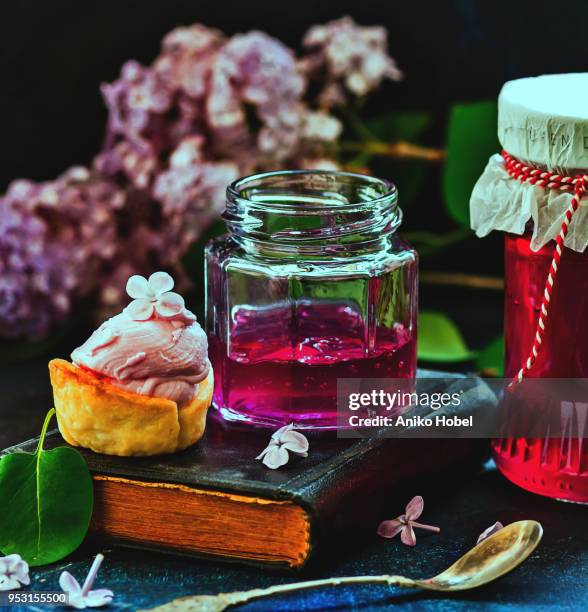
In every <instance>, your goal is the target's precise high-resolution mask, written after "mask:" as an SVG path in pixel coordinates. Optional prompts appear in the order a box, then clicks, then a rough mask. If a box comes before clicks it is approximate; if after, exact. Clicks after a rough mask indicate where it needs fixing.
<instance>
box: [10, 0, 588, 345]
mask: <svg viewBox="0 0 588 612" xmlns="http://www.w3.org/2000/svg"><path fill="white" fill-rule="evenodd" d="M343 15H351V16H352V17H354V18H355V20H356V21H357V22H358V23H360V24H363V25H374V24H381V25H384V26H386V27H387V29H388V32H389V46H390V52H391V54H392V56H393V57H394V58H395V59H396V60H397V62H398V65H399V67H400V68H401V69H402V70H403V72H404V73H405V79H404V81H403V82H401V83H386V84H385V85H384V86H383V88H382V91H381V92H379V93H377V94H374V95H372V96H371V98H370V101H369V103H368V107H367V108H366V109H365V112H366V114H367V115H368V116H369V115H370V114H379V113H383V112H386V111H389V110H393V109H408V110H426V111H431V112H432V113H433V122H432V124H431V127H430V128H429V129H428V130H427V132H426V134H425V135H424V137H423V139H422V142H423V144H426V145H430V146H443V144H444V142H445V133H446V127H447V111H448V108H449V107H450V105H451V104H452V103H454V102H460V101H461V102H464V101H474V100H482V99H495V98H496V96H497V94H498V92H499V90H500V87H501V85H502V84H503V83H504V82H505V81H506V80H509V79H513V78H517V77H522V76H530V75H536V74H541V73H548V72H568V71H582V70H585V69H586V65H587V63H586V58H585V50H584V46H585V42H584V41H585V24H586V22H587V21H586V18H587V17H588V3H587V2H585V1H582V0H575V1H572V0H567V1H561V2H559V3H558V4H557V6H555V7H554V5H553V4H552V3H547V2H533V1H520V0H518V1H517V0H513V1H511V2H506V1H491V0H440V1H434V0H411V1H409V2H400V1H395V0H359V1H358V0H356V1H354V2H351V1H349V0H339V1H337V2H327V1H317V0H297V1H296V2H276V1H275V0H274V1H263V0H249V1H247V2H245V1H240V2H239V1H228V0H200V1H195V0H166V1H165V2H164V1H154V0H147V1H145V0H143V1H140V0H119V1H112V0H102V1H101V2H89V1H79V0H51V1H50V2H47V1H46V0H22V1H20V2H10V3H9V2H4V3H3V5H2V8H1V9H0V35H1V38H2V56H1V66H2V77H3V78H2V84H3V87H2V89H3V90H2V95H1V98H0V100H1V102H0V103H1V112H0V129H1V132H2V145H3V146H2V147H1V149H0V156H1V161H0V189H1V190H4V189H5V188H6V186H7V185H8V183H9V182H10V181H11V180H12V179H14V178H17V177H29V178H32V179H36V180H41V179H50V178H52V177H55V176H56V175H57V174H59V173H60V172H62V171H63V170H64V169H65V168H67V167H68V166H69V165H72V164H76V163H82V164H87V163H89V162H90V160H91V158H92V156H93V155H94V154H95V152H96V151H97V150H98V149H99V148H100V145H101V140H102V136H103V130H104V124H105V119H106V111H105V107H104V105H103V102H102V99H101V96H100V93H99V89H98V87H99V84H100V83H101V82H103V81H112V80H114V79H115V78H116V77H117V76H118V74H119V70H120V67H121V65H122V64H123V63H124V62H125V61H126V60H127V59H130V58H134V59H137V60H139V61H140V62H142V63H145V64H150V63H151V61H152V60H153V59H154V57H155V56H156V54H157V52H158V49H159V44H160V41H161V39H162V37H163V36H164V34H165V33H166V32H168V31H169V30H171V29H172V28H174V27H175V26H178V25H187V24H190V23H194V22H201V23H203V24H206V25H208V26H214V27H217V28H219V29H221V30H223V31H224V32H226V33H227V34H234V33H237V32H245V31H248V30H251V29H260V30H264V31H266V32H268V33H269V34H271V35H274V36H276V37H277V38H279V39H280V40H282V41H283V42H285V43H286V44H287V45H289V46H291V47H293V48H296V49H297V48H299V47H300V41H301V38H302V36H303V34H304V33H305V31H306V30H307V29H308V28H309V27H310V26H311V25H312V24H315V23H324V22H326V21H329V20H331V19H335V18H338V17H341V16H343ZM439 172H440V170H439V168H438V167H432V168H431V171H430V176H429V177H428V179H429V180H427V182H426V183H425V184H424V186H423V187H422V189H421V192H420V194H419V197H418V198H417V199H416V201H415V202H413V203H411V205H410V206H408V207H405V222H404V226H403V229H404V230H405V231H407V230H408V231H410V230H411V229H419V230H422V229H423V218H426V219H428V220H429V221H428V228H427V229H429V230H430V231H439V232H442V231H446V230H447V229H448V228H451V227H454V225H453V224H452V222H451V220H450V219H448V218H447V215H446V213H445V212H444V210H443V207H442V205H441V196H440V188H439V184H440V181H439V176H438V175H439ZM389 178H391V179H392V180H394V177H393V176H392V177H389ZM401 198H402V194H401ZM422 268H423V269H424V270H425V271H426V270H433V271H435V270H438V271H444V272H447V271H449V272H456V271H457V272H461V273H469V274H481V275H489V276H495V277H500V276H501V275H502V247H501V236H500V235H498V234H495V235H492V236H490V237H488V238H486V239H484V240H478V239H477V238H475V237H473V236H472V237H471V238H469V239H467V240H466V241H464V242H461V243H459V244H458V245H456V246H454V247H451V248H449V249H447V250H446V251H444V252H443V253H442V254H440V255H439V256H437V257H434V258H429V259H428V260H427V261H423V263H422ZM474 293H475V292H474ZM472 300H473V301H472ZM476 302H481V306H480V307H478V306H476V305H475V303H476ZM421 304H422V305H423V306H424V307H435V308H438V309H440V310H444V311H446V312H449V313H450V314H451V315H452V316H453V317H454V318H456V319H457V320H459V321H460V327H462V328H463V331H464V333H465V335H466V337H467V338H469V339H470V340H471V341H472V342H473V344H474V345H478V346H480V345H482V344H484V343H485V342H487V341H489V340H490V339H491V338H493V337H495V336H496V335H497V334H498V333H499V332H500V328H501V316H502V306H501V304H502V294H501V292H500V291H494V292H490V293H489V294H488V293H484V295H483V296H479V295H478V294H477V293H475V295H473V297H472V292H471V291H469V290H466V291H465V292H464V291H463V290H461V289H459V288H456V287H453V286H443V287H439V286H436V285H431V286H424V287H423V288H422V291H421Z"/></svg>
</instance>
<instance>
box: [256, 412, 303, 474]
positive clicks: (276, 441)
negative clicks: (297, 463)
mask: <svg viewBox="0 0 588 612" xmlns="http://www.w3.org/2000/svg"><path fill="white" fill-rule="evenodd" d="M288 451H290V452H291V453H294V454H296V455H300V456H301V457H307V456H308V440H307V439H306V437H305V436H303V435H302V434H301V433H299V432H297V431H294V425H293V424H292V423H290V425H285V426H284V427H281V428H280V429H278V431H276V432H275V433H273V434H272V437H271V438H270V441H269V444H268V445H267V447H266V448H265V449H264V450H263V451H262V452H261V454H260V455H258V456H257V457H256V459H260V460H261V461H262V462H263V464H264V465H266V466H267V467H268V468H270V469H271V470H277V469H278V468H279V467H282V466H283V465H286V463H288V460H289V459H290V455H289V454H288Z"/></svg>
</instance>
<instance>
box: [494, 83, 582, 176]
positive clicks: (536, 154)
mask: <svg viewBox="0 0 588 612" xmlns="http://www.w3.org/2000/svg"><path fill="white" fill-rule="evenodd" d="M587 96H588V73H587V72H583V73H576V74H546V75H542V76H539V77H531V78H526V79H517V80H515V81H509V82H507V83H505V84H504V86H503V87H502V90H501V92H500V95H499V97H498V140H499V141H500V144H501V145H502V147H503V148H504V149H505V150H506V151H508V153H510V154H511V155H514V156H515V157H517V158H518V159H520V160H521V161H525V162H530V163H532V164H533V165H540V166H545V167H546V169H548V170H551V171H556V172H560V173H562V174H577V173H578V171H579V169H582V168H588V105H587V104H586V97H587Z"/></svg>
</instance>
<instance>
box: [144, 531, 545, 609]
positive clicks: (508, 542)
mask: <svg viewBox="0 0 588 612" xmlns="http://www.w3.org/2000/svg"><path fill="white" fill-rule="evenodd" d="M542 536H543V528H542V527H541V525H540V524H539V523H537V522H536V521H518V522H516V523H511V524H510V525H507V526H506V527H503V528H502V529H501V530H500V531H498V532H496V533H494V534H493V535H491V536H490V537H489V538H487V539H485V540H483V541H482V542H480V543H479V544H477V545H476V546H474V548H472V549H471V550H469V551H468V552H467V553H466V554H465V555H463V557H461V558H460V559H458V560H457V561H456V562H455V563H454V564H453V565H452V566H450V567H448V568H447V569H446V570H445V571H443V572H441V573H440V574H438V575H437V576H434V577H433V578H427V579H423V580H413V579H411V578H405V577H404V576H386V575H384V576H351V577H347V578H327V579H324V580H309V581H306V582H295V583H292V584H281V585H277V586H272V587H269V588H267V589H253V590H251V591H238V592H235V593H219V594H218V595H196V596H193V597H182V598H181V599H176V600H175V601H172V602H171V603H169V604H165V605H163V606H159V607H157V608H153V610H152V612H178V611H182V612H222V610H226V609H227V608H230V607H232V606H237V605H239V604H244V603H246V602H249V601H251V600H253V599H259V598H262V597H270V596H271V595H278V594H283V593H289V592H292V591H300V590H303V589H316V588H319V587H328V586H339V585H342V584H387V585H388V586H399V587H418V588H421V589H427V590H429V591H442V592H445V593H447V592H453V591H465V590H467V589H475V588H477V587H480V586H482V585H484V584H488V583H489V582H492V581H493V580H496V579H497V578H500V576H503V575H504V574H507V573H508V572H510V571H511V570H513V569H514V568H515V567H517V566H518V565H520V564H521V563H522V562H523V561H524V560H525V559H526V558H527V557H528V556H529V555H530V554H531V553H532V552H533V551H534V550H535V548H536V547H537V545H538V544H539V542H540V541H541V537H542Z"/></svg>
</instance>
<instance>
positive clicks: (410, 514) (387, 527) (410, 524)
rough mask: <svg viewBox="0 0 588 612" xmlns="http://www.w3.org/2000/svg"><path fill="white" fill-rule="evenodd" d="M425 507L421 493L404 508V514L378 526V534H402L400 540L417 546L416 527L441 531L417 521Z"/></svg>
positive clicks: (392, 535) (383, 535)
mask: <svg viewBox="0 0 588 612" xmlns="http://www.w3.org/2000/svg"><path fill="white" fill-rule="evenodd" d="M424 509H425V502H424V500H423V498H422V497H421V496H420V495H416V496H415V497H413V498H412V499H411V500H410V501H409V502H408V504H407V505H406V508H405V510H404V514H401V515H400V516H399V517H397V518H395V519H391V520H387V521H383V522H381V523H380V525H379V526H378V535H379V536H382V537H383V538H394V537H396V536H397V535H398V534H400V541H401V542H402V543H403V544H406V546H416V535H415V533H414V527H417V528H418V529H426V530H427V531H433V532H434V533H439V531H441V530H440V529H439V527H434V526H432V525H424V524H423V523H417V521H416V519H418V518H419V517H420V515H421V514H422V513H423V510H424Z"/></svg>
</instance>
